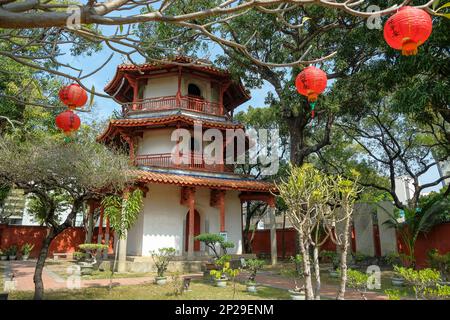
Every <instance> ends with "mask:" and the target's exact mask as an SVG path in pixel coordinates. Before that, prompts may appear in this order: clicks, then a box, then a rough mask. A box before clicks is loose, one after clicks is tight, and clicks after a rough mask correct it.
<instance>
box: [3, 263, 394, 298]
mask: <svg viewBox="0 0 450 320" xmlns="http://www.w3.org/2000/svg"><path fill="white" fill-rule="evenodd" d="M2 264H4V265H5V267H6V268H5V277H6V278H9V277H10V276H11V274H14V280H15V284H14V285H15V289H16V290H18V291H32V290H34V282H33V273H34V267H35V264H36V261H11V262H2ZM190 276H192V277H194V278H202V274H200V273H196V274H191V275H190ZM238 278H239V280H242V281H243V282H244V281H245V279H246V273H241V275H240V276H239V277H238ZM42 279H43V282H44V288H45V289H46V290H58V289H67V280H66V279H64V278H62V277H61V276H60V275H58V274H57V273H55V272H53V271H51V270H49V269H48V268H44V272H43V274H42ZM153 281H154V277H152V276H149V277H134V278H114V279H113V285H114V286H119V285H142V284H145V283H149V282H153ZM256 281H257V282H258V283H260V284H261V285H265V286H270V287H274V288H279V289H292V288H293V286H294V284H293V282H292V280H291V279H289V278H285V277H282V276H280V275H275V274H273V273H271V272H260V273H259V274H258V275H257V276H256ZM108 285H109V279H96V280H81V287H82V288H87V287H99V286H108ZM336 292H337V286H333V285H325V284H322V288H321V295H322V296H323V297H326V298H332V299H334V298H335V297H336ZM366 297H367V298H368V299H370V300H387V297H386V296H384V295H382V294H380V293H376V292H368V293H367V294H366ZM345 298H346V299H356V300H359V299H361V296H360V294H359V293H358V292H356V291H353V290H351V289H347V292H346V294H345Z"/></svg>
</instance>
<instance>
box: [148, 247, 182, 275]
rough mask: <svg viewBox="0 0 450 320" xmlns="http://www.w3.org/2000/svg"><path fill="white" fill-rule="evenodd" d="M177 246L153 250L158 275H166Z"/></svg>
mask: <svg viewBox="0 0 450 320" xmlns="http://www.w3.org/2000/svg"><path fill="white" fill-rule="evenodd" d="M176 252H177V251H176V250H175V248H159V249H158V250H156V251H151V252H150V253H151V255H152V259H153V262H154V263H155V266H156V270H157V275H158V277H164V273H165V272H166V271H167V267H168V266H169V263H170V261H172V260H173V258H174V257H175V254H176Z"/></svg>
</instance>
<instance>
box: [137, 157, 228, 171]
mask: <svg viewBox="0 0 450 320" xmlns="http://www.w3.org/2000/svg"><path fill="white" fill-rule="evenodd" d="M182 160H183V161H182ZM205 160H206V158H205V157H203V156H202V155H201V154H191V155H188V156H180V157H179V159H177V160H176V159H174V158H173V155H172V154H171V153H159V154H145V155H137V156H136V157H135V165H137V166H145V167H147V166H151V167H164V168H180V169H192V170H204V171H215V172H233V169H234V168H233V166H231V165H227V164H221V163H212V161H205Z"/></svg>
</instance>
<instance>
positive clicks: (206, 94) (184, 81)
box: [181, 75, 211, 101]
mask: <svg viewBox="0 0 450 320" xmlns="http://www.w3.org/2000/svg"><path fill="white" fill-rule="evenodd" d="M190 83H192V84H195V85H196V86H197V87H199V88H200V91H201V93H202V97H203V98H204V99H205V100H207V101H211V82H210V81H208V80H206V79H200V78H196V77H192V76H189V75H183V76H182V77H181V94H182V95H183V96H186V95H187V94H188V86H189V84H190Z"/></svg>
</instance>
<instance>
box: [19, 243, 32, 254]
mask: <svg viewBox="0 0 450 320" xmlns="http://www.w3.org/2000/svg"><path fill="white" fill-rule="evenodd" d="M33 248H34V244H31V243H25V244H24V245H23V246H22V254H23V255H24V256H28V255H29V254H30V253H31V251H32V250H33Z"/></svg>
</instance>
